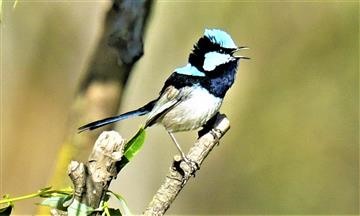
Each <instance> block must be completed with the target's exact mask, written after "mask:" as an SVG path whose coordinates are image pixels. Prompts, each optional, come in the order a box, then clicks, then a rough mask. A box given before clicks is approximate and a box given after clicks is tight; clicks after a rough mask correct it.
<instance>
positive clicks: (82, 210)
mask: <svg viewBox="0 0 360 216" xmlns="http://www.w3.org/2000/svg"><path fill="white" fill-rule="evenodd" d="M144 141H145V129H144V128H140V129H139V131H138V132H137V133H136V134H135V135H134V136H133V137H132V138H131V139H130V141H129V142H128V143H126V145H125V148H124V157H123V158H122V159H121V161H120V162H119V163H120V167H121V168H123V167H124V166H125V165H126V164H127V163H129V161H130V160H131V159H132V158H134V156H135V155H136V154H137V153H138V152H139V151H140V149H141V147H142V146H143V144H144ZM73 194H74V189H73V188H71V187H67V188H64V189H52V187H51V186H49V187H45V188H42V189H40V190H38V191H37V192H35V193H32V194H28V195H24V196H20V197H14V198H10V196H9V195H5V196H4V197H3V199H1V200H0V215H10V214H11V211H12V208H13V206H14V205H13V202H15V201H20V200H25V199H31V198H35V197H40V198H45V199H44V200H43V201H42V202H41V203H39V205H43V206H48V207H50V208H56V209H58V210H61V211H67V213H68V215H77V216H85V215H89V213H91V212H94V211H101V212H102V215H104V216H110V215H122V214H121V212H123V215H131V212H130V210H129V208H128V207H127V205H126V202H125V200H124V198H123V197H122V196H121V195H119V194H117V193H115V192H113V191H107V193H106V196H105V198H104V200H103V202H102V204H101V206H100V207H99V208H98V209H93V208H91V207H89V206H87V205H85V204H84V203H80V202H79V201H78V200H76V199H74V198H73ZM111 195H113V197H115V198H116V199H117V200H119V201H120V202H119V203H120V207H121V208H122V211H120V209H114V208H110V207H109V203H108V201H109V199H110V196H111ZM68 203H70V205H68Z"/></svg>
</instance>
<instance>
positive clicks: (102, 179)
mask: <svg viewBox="0 0 360 216" xmlns="http://www.w3.org/2000/svg"><path fill="white" fill-rule="evenodd" d="M124 147H125V140H124V139H123V138H122V137H121V136H120V135H119V133H117V132H115V131H105V132H103V133H101V134H100V136H99V138H98V139H97V140H96V143H95V145H94V148H93V150H92V153H91V154H90V156H89V159H88V163H87V164H86V165H85V164H83V163H79V162H77V161H72V162H71V163H70V165H69V168H68V174H69V176H70V179H71V181H72V182H73V184H74V188H75V189H74V190H75V192H74V197H73V198H74V199H77V200H78V201H79V202H80V203H84V204H86V205H87V206H89V207H92V208H93V209H97V208H98V207H99V206H100V203H101V201H102V200H103V199H104V194H105V193H106V192H107V190H108V188H109V185H110V182H111V181H112V180H113V179H114V178H116V176H117V174H118V172H119V171H118V170H117V166H116V165H117V162H119V161H120V160H121V158H122V156H123V153H124ZM69 204H71V203H69Z"/></svg>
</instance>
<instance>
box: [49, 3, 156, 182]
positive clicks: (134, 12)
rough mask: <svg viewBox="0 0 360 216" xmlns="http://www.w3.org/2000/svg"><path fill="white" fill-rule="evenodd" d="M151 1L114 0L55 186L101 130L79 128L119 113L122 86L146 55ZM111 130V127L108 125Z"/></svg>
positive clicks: (81, 91)
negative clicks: (71, 161) (71, 163)
mask: <svg viewBox="0 0 360 216" xmlns="http://www.w3.org/2000/svg"><path fill="white" fill-rule="evenodd" d="M151 3H152V0H136V1H134V0H114V1H113V2H112V7H111V8H110V9H109V11H108V12H107V15H106V20H105V24H104V31H103V34H102V36H101V38H100V40H99V43H98V45H97V48H96V50H95V52H94V54H93V57H92V60H91V61H90V64H89V67H88V69H87V71H86V73H85V75H84V78H83V80H82V82H81V84H80V88H79V91H78V93H77V95H76V98H75V100H74V103H73V107H72V111H71V116H70V118H69V127H68V128H69V131H68V132H67V135H66V140H65V142H64V144H63V146H62V149H61V151H60V154H59V156H58V164H57V166H56V167H57V169H56V170H55V174H54V176H53V179H52V182H51V184H52V185H55V186H64V185H65V181H66V179H65V178H64V173H65V172H66V167H67V165H68V164H69V162H70V160H72V159H75V158H76V159H78V160H86V157H87V155H88V154H89V152H90V150H91V148H92V146H91V145H89V143H93V142H94V141H95V139H96V137H97V136H98V135H99V132H96V131H95V132H92V133H83V134H81V135H78V134H77V130H76V129H77V127H79V126H81V125H82V124H84V123H87V122H89V121H93V120H96V119H99V118H103V117H108V116H112V115H115V114H117V112H118V109H119V106H120V101H121V98H122V93H123V89H124V87H125V85H126V82H127V79H128V77H129V75H130V73H131V71H132V68H133V65H134V64H135V62H136V61H137V60H138V59H139V58H140V57H141V56H142V55H143V37H144V31H145V27H146V23H147V22H146V21H147V19H148V16H149V13H150V9H151ZM107 129H109V127H108V128H107Z"/></svg>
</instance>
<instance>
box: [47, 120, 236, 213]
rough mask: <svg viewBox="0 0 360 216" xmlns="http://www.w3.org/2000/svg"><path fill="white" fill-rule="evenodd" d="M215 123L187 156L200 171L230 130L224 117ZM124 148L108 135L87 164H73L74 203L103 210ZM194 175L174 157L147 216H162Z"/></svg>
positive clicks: (120, 141)
mask: <svg viewBox="0 0 360 216" xmlns="http://www.w3.org/2000/svg"><path fill="white" fill-rule="evenodd" d="M213 122H214V123H213V124H212V123H210V124H207V125H206V126H205V131H207V132H206V133H205V134H204V135H203V136H201V137H200V138H199V139H198V140H197V142H196V143H195V144H194V145H193V146H192V147H191V149H190V151H189V153H188V154H187V155H186V156H187V158H188V159H190V160H191V161H193V162H195V163H196V164H197V165H198V166H199V167H198V168H200V165H201V164H202V163H203V161H204V159H205V158H206V156H207V155H208V154H209V153H210V151H211V150H212V149H213V147H214V146H215V145H216V144H217V143H218V142H219V140H220V138H221V137H222V136H223V135H224V134H225V133H226V131H227V130H228V129H229V128H230V123H229V120H228V119H227V118H226V116H225V115H223V114H218V115H217V116H216V117H214V119H213ZM124 147H125V141H124V139H123V138H122V137H121V136H120V135H119V133H117V132H115V131H105V132H103V133H102V134H100V136H99V137H98V139H97V140H96V143H95V145H94V147H93V150H92V153H91V154H90V156H89V159H88V163H87V164H83V163H79V162H77V161H71V163H70V165H69V167H68V174H69V176H70V179H71V181H72V182H73V184H74V197H73V199H76V200H77V201H79V202H80V203H84V204H86V205H87V206H89V207H92V208H93V209H97V208H98V207H99V206H100V204H101V201H102V200H103V199H104V194H105V193H106V192H107V190H108V188H109V185H110V183H111V181H112V180H113V179H114V178H116V176H117V174H118V173H119V171H120V170H119V169H117V168H118V166H117V165H118V162H119V161H120V160H121V158H122V156H123V153H124ZM195 171H196V170H194V169H193V167H192V166H190V165H189V164H188V163H186V162H184V161H183V160H182V158H181V157H180V156H178V155H177V156H175V157H174V162H173V164H172V166H171V168H170V172H169V174H168V175H167V177H166V179H165V182H164V183H163V184H162V185H161V187H160V189H159V190H158V191H157V193H156V194H155V196H154V197H153V200H152V201H151V202H150V204H149V206H148V207H147V209H146V211H145V213H144V214H145V215H163V214H164V213H165V211H166V210H167V209H168V208H169V207H170V204H171V203H172V202H173V201H174V200H175V198H176V196H177V195H178V194H179V192H180V191H181V189H182V188H183V187H184V186H185V184H186V183H187V181H188V180H189V179H190V177H191V176H193V175H194V174H195ZM72 201H73V200H72ZM72 201H70V202H69V203H68V205H70V204H71V203H72ZM51 213H52V215H64V212H61V211H58V210H54V209H53V210H52V211H51ZM98 213H99V212H98ZM65 215H66V214H65Z"/></svg>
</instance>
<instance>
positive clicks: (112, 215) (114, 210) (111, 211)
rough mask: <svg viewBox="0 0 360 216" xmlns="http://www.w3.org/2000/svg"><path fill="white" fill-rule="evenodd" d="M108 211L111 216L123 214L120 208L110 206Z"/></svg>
mask: <svg viewBox="0 0 360 216" xmlns="http://www.w3.org/2000/svg"><path fill="white" fill-rule="evenodd" d="M108 211H109V215H111V216H122V214H121V212H120V209H113V208H109V209H108Z"/></svg>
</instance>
